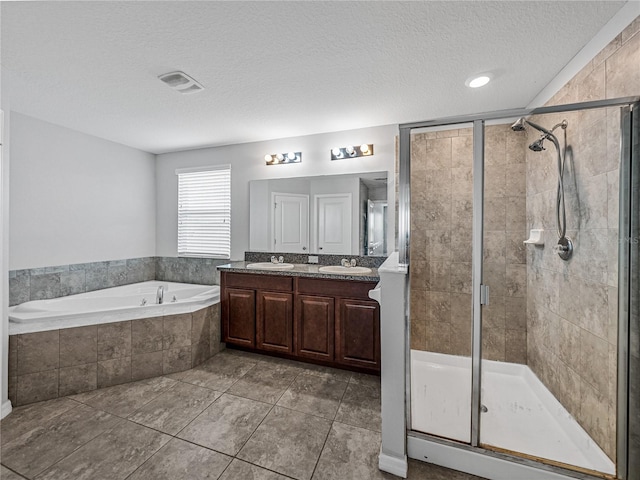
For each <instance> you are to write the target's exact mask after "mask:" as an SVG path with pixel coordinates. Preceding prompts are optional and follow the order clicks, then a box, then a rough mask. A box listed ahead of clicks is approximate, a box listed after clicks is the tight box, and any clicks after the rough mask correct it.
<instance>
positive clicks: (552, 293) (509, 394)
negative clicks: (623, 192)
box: [480, 108, 620, 474]
mask: <svg viewBox="0 0 640 480" xmlns="http://www.w3.org/2000/svg"><path fill="white" fill-rule="evenodd" d="M526 120H527V121H525V122H521V123H520V124H515V125H514V126H513V127H512V124H513V121H514V119H511V120H510V121H508V122H507V121H506V120H505V122H503V123H501V124H495V125H487V126H486V127H485V162H486V165H485V185H484V200H485V202H484V234H483V235H484V238H483V243H484V254H483V282H482V283H483V284H484V285H487V286H488V287H489V303H488V305H483V306H482V323H483V325H482V388H481V404H482V409H481V411H482V413H481V419H480V443H481V444H482V446H484V447H487V448H492V449H496V450H500V451H509V452H513V453H517V454H519V455H522V456H525V457H530V458H532V459H536V460H540V459H542V461H547V462H549V463H555V464H558V463H559V464H564V465H566V466H568V467H570V468H575V467H578V468H579V469H585V470H590V471H596V472H601V473H607V474H614V473H615V464H614V460H615V458H616V385H617V384H616V372H617V299H618V294H617V282H618V270H617V266H618V222H619V214H618V203H619V200H618V184H619V162H620V111H619V109H618V108H612V109H592V110H582V111H576V112H569V113H554V114H546V115H537V116H534V117H531V118H527V119H526ZM565 120H566V128H565V124H563V121H565ZM541 128H542V129H544V130H546V132H544V131H541ZM551 131H552V134H549V132H551ZM556 143H557V146H558V147H559V149H558V148H557V147H556ZM558 151H559V152H560V159H559V158H558ZM559 162H560V163H559ZM559 165H560V166H559ZM560 171H562V174H561V175H562V186H561V187H560V186H559V179H560ZM536 231H539V232H536ZM537 234H539V237H540V240H536V237H537ZM560 238H568V239H570V240H571V244H572V246H573V252H572V253H571V254H570V255H569V252H568V251H566V248H565V247H564V246H565V245H567V244H568V242H566V241H563V242H561V243H563V245H561V246H560V247H558V243H559V241H560V240H559V239H560ZM525 241H526V242H529V243H525ZM560 254H563V256H565V257H568V258H566V259H563V258H561V255H560Z"/></svg>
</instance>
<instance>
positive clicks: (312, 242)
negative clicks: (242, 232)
mask: <svg viewBox="0 0 640 480" xmlns="http://www.w3.org/2000/svg"><path fill="white" fill-rule="evenodd" d="M387 181H388V176H387V172H367V173H359V174H348V175H325V176H316V177H296V178H278V179H269V180H253V181H251V182H249V248H250V249H251V250H252V251H255V252H288V253H308V254H318V253H321V254H335V255H371V256H386V255H387V252H388V244H389V239H388V234H389V228H388V225H387V224H388V203H387Z"/></svg>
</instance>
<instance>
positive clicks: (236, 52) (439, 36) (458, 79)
mask: <svg viewBox="0 0 640 480" xmlns="http://www.w3.org/2000/svg"><path fill="white" fill-rule="evenodd" d="M623 4H624V2H620V1H584V2H582V1H566V2H563V1H555V2H537V1H527V2H520V1H498V2H491V1H471V2H457V1H442V2H440V1H429V2H319V1H318V2H241V1H230V2H181V1H176V2H2V4H1V9H2V11H1V14H2V15H1V22H2V46H1V47H2V81H3V93H5V94H6V93H7V91H9V105H10V108H11V109H12V110H14V111H18V112H21V113H24V114H26V115H31V116H34V117H37V118H40V119H43V120H46V121H49V122H53V123H56V124H60V125H63V126H66V127H69V128H73V129H75V130H79V131H82V132H85V133H89V134H92V135H96V136H99V137H103V138H106V139H109V140H112V141H115V142H119V143H122V144H125V145H130V146H132V147H136V148H139V149H142V150H146V151H149V152H153V153H161V152H167V151H175V150H182V149H188V148H196V147H200V146H209V145H223V144H232V143H241V142H249V141H256V140H265V139H272V138H281V137H290V136H298V135H305V134H311V133H321V132H328V131H337V130H346V129H352V128H360V127H367V126H374V125H384V124H394V123H403V122H410V121H418V120H425V119H430V118H437V117H443V116H450V115H457V114H466V113H475V112H481V111H487V110H499V109H504V108H514V107H523V106H525V105H526V104H527V103H528V102H530V101H531V100H532V99H533V98H534V97H535V96H536V94H538V93H539V92H540V90H542V89H543V87H544V86H545V85H546V84H547V83H548V82H549V81H550V80H551V79H552V78H553V77H554V76H555V75H556V74H558V72H559V71H560V70H561V69H562V67H564V66H565V65H566V64H567V62H569V60H571V58H572V57H573V56H574V55H575V54H576V53H577V52H578V51H579V50H580V49H581V48H582V47H583V46H584V45H585V44H586V43H587V42H588V41H589V40H590V39H591V38H592V37H593V36H594V35H595V34H596V33H597V32H598V31H599V30H600V29H601V28H602V27H603V25H604V24H605V23H606V22H607V21H608V20H609V19H610V18H611V17H612V16H613V15H614V14H615V13H616V12H617V11H618V10H619V9H620V8H621V7H622V6H623ZM173 70H183V71H184V72H186V73H188V74H189V75H191V76H192V77H194V78H195V79H196V80H197V81H199V82H200V83H201V84H202V85H203V86H204V87H205V90H204V91H203V92H200V93H196V94H192V95H182V94H179V93H177V92H174V91H172V90H171V89H170V88H168V87H167V86H166V85H164V84H163V83H161V82H160V81H159V80H158V79H157V78H156V77H157V76H158V75H159V74H162V73H166V72H169V71H173ZM485 71H491V72H493V75H494V81H493V82H491V83H490V84H489V85H488V86H486V87H484V88H481V89H477V90H471V89H469V88H467V87H465V85H464V82H465V80H466V79H467V78H468V77H469V76H470V75H472V74H476V73H479V72H485Z"/></svg>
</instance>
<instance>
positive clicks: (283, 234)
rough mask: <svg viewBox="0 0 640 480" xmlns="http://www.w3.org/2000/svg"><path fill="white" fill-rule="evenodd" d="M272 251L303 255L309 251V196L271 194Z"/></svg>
mask: <svg viewBox="0 0 640 480" xmlns="http://www.w3.org/2000/svg"><path fill="white" fill-rule="evenodd" d="M271 198H272V200H273V201H272V204H273V211H274V215H273V233H274V235H273V237H274V240H273V251H274V252H290V253H305V252H308V249H309V196H308V195H294V194H290V193H273V194H272V196H271Z"/></svg>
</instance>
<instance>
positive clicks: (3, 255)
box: [0, 86, 11, 418]
mask: <svg viewBox="0 0 640 480" xmlns="http://www.w3.org/2000/svg"><path fill="white" fill-rule="evenodd" d="M0 88H1V86H0ZM0 91H1V90H0ZM0 97H1V98H2V105H1V106H2V113H0V115H1V118H0V120H2V128H0V135H1V136H0V141H1V142H2V147H0V312H1V314H2V317H1V318H0V365H2V372H0V418H4V417H5V416H6V415H8V414H9V413H10V412H11V402H9V388H8V387H9V386H8V381H9V369H8V364H9V333H8V332H9V312H8V308H9V285H8V280H9V269H8V265H9V229H8V228H7V223H8V219H9V123H10V122H9V109H6V110H5V108H7V107H8V101H7V100H6V99H5V96H4V95H0Z"/></svg>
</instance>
